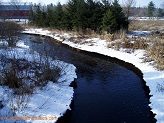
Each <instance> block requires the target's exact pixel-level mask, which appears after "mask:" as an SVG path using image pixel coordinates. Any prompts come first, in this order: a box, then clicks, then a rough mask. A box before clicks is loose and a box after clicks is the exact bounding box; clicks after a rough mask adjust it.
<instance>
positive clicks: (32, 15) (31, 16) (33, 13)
mask: <svg viewBox="0 0 164 123" xmlns="http://www.w3.org/2000/svg"><path fill="white" fill-rule="evenodd" d="M35 14H36V13H35V12H34V10H33V6H31V8H30V12H29V21H30V23H31V24H34V23H35V22H36V20H35Z"/></svg>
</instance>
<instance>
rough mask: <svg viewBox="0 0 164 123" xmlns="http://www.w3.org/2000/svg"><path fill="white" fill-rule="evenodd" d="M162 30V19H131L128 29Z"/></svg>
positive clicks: (163, 21)
mask: <svg viewBox="0 0 164 123" xmlns="http://www.w3.org/2000/svg"><path fill="white" fill-rule="evenodd" d="M133 30H141V31H152V30H164V20H133V21H131V22H130V25H129V31H133Z"/></svg>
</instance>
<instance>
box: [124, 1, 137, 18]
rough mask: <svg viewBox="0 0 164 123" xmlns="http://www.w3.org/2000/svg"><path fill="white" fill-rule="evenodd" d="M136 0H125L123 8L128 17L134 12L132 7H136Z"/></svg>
mask: <svg viewBox="0 0 164 123" xmlns="http://www.w3.org/2000/svg"><path fill="white" fill-rule="evenodd" d="M135 5H136V0H126V1H124V2H123V10H124V13H125V15H126V17H127V18H129V16H130V15H131V14H132V13H131V9H132V8H133V7H135Z"/></svg>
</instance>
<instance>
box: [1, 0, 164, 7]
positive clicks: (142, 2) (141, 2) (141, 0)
mask: <svg viewBox="0 0 164 123" xmlns="http://www.w3.org/2000/svg"><path fill="white" fill-rule="evenodd" d="M2 1H3V2H5V1H9V0H2ZM18 1H23V2H33V3H42V4H50V3H53V4H56V3H58V2H60V3H61V4H64V3H67V2H68V1H69V0H18ZM119 1H120V4H122V1H127V0H119ZM135 1H136V6H140V7H143V6H147V5H148V3H149V2H150V1H153V2H154V3H155V5H156V7H161V6H160V5H161V4H162V3H164V0H135Z"/></svg>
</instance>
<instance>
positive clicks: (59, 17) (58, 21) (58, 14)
mask: <svg viewBox="0 0 164 123" xmlns="http://www.w3.org/2000/svg"><path fill="white" fill-rule="evenodd" d="M63 15H64V11H63V8H62V5H61V4H60V2H59V3H58V4H57V6H56V7H55V10H54V11H53V17H52V18H53V19H52V21H51V23H50V25H51V26H52V27H55V28H57V29H62V28H63V27H62V26H63Z"/></svg>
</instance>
